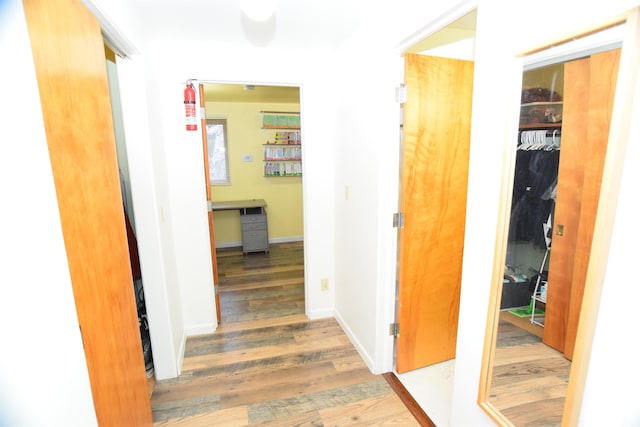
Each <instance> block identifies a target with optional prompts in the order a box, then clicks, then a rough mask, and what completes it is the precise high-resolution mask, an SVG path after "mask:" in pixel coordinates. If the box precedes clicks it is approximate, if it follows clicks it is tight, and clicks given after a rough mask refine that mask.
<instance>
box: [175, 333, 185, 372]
mask: <svg viewBox="0 0 640 427" xmlns="http://www.w3.org/2000/svg"><path fill="white" fill-rule="evenodd" d="M186 349H187V333H186V332H185V331H182V339H181V340H180V348H179V349H178V360H177V361H176V371H178V375H176V377H179V376H180V374H181V373H182V363H183V362H184V352H185V351H186Z"/></svg>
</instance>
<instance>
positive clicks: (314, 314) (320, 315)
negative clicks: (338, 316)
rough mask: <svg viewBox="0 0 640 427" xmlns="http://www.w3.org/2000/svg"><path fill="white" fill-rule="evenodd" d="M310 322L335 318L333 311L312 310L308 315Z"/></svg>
mask: <svg viewBox="0 0 640 427" xmlns="http://www.w3.org/2000/svg"><path fill="white" fill-rule="evenodd" d="M306 314H307V317H308V318H309V320H318V319H326V318H329V317H335V316H334V313H333V310H332V309H329V308H327V309H322V310H312V311H310V312H309V313H306Z"/></svg>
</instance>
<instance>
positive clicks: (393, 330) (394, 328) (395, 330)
mask: <svg viewBox="0 0 640 427" xmlns="http://www.w3.org/2000/svg"><path fill="white" fill-rule="evenodd" d="M389 335H391V336H394V337H397V336H399V335H400V325H399V324H397V323H391V324H389Z"/></svg>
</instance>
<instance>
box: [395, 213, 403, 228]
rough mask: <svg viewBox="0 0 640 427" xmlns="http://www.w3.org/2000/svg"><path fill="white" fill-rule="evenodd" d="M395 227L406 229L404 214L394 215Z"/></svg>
mask: <svg viewBox="0 0 640 427" xmlns="http://www.w3.org/2000/svg"><path fill="white" fill-rule="evenodd" d="M393 226H394V227H395V228H402V227H404V214H403V213H402V212H398V213H394V214H393Z"/></svg>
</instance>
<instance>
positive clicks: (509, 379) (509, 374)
mask: <svg viewBox="0 0 640 427" xmlns="http://www.w3.org/2000/svg"><path fill="white" fill-rule="evenodd" d="M512 316H513V315H511V314H509V313H507V312H503V313H501V317H500V323H499V326H498V339H497V345H496V353H495V358H494V368H493V375H492V380H491V394H490V397H489V402H490V403H491V404H492V405H493V406H494V407H496V408H497V409H498V410H499V411H500V412H502V414H503V415H505V416H506V417H507V418H508V419H509V420H510V421H511V422H512V423H513V425H515V426H517V427H540V426H559V425H560V423H561V420H562V411H563V408H564V401H565V395H566V392H567V384H568V382H569V371H570V369H571V362H570V361H569V360H567V359H565V358H564V356H563V355H562V353H560V352H558V351H556V350H554V349H553V348H551V347H549V346H547V345H546V344H543V343H542V340H541V337H540V336H541V334H542V329H541V328H539V327H537V326H535V325H531V324H530V322H529V320H528V318H526V319H525V323H524V324H523V323H522V322H520V321H519V320H518V319H515V318H514V317H512ZM526 322H528V325H529V326H528V327H527V324H526ZM517 325H518V326H517Z"/></svg>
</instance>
